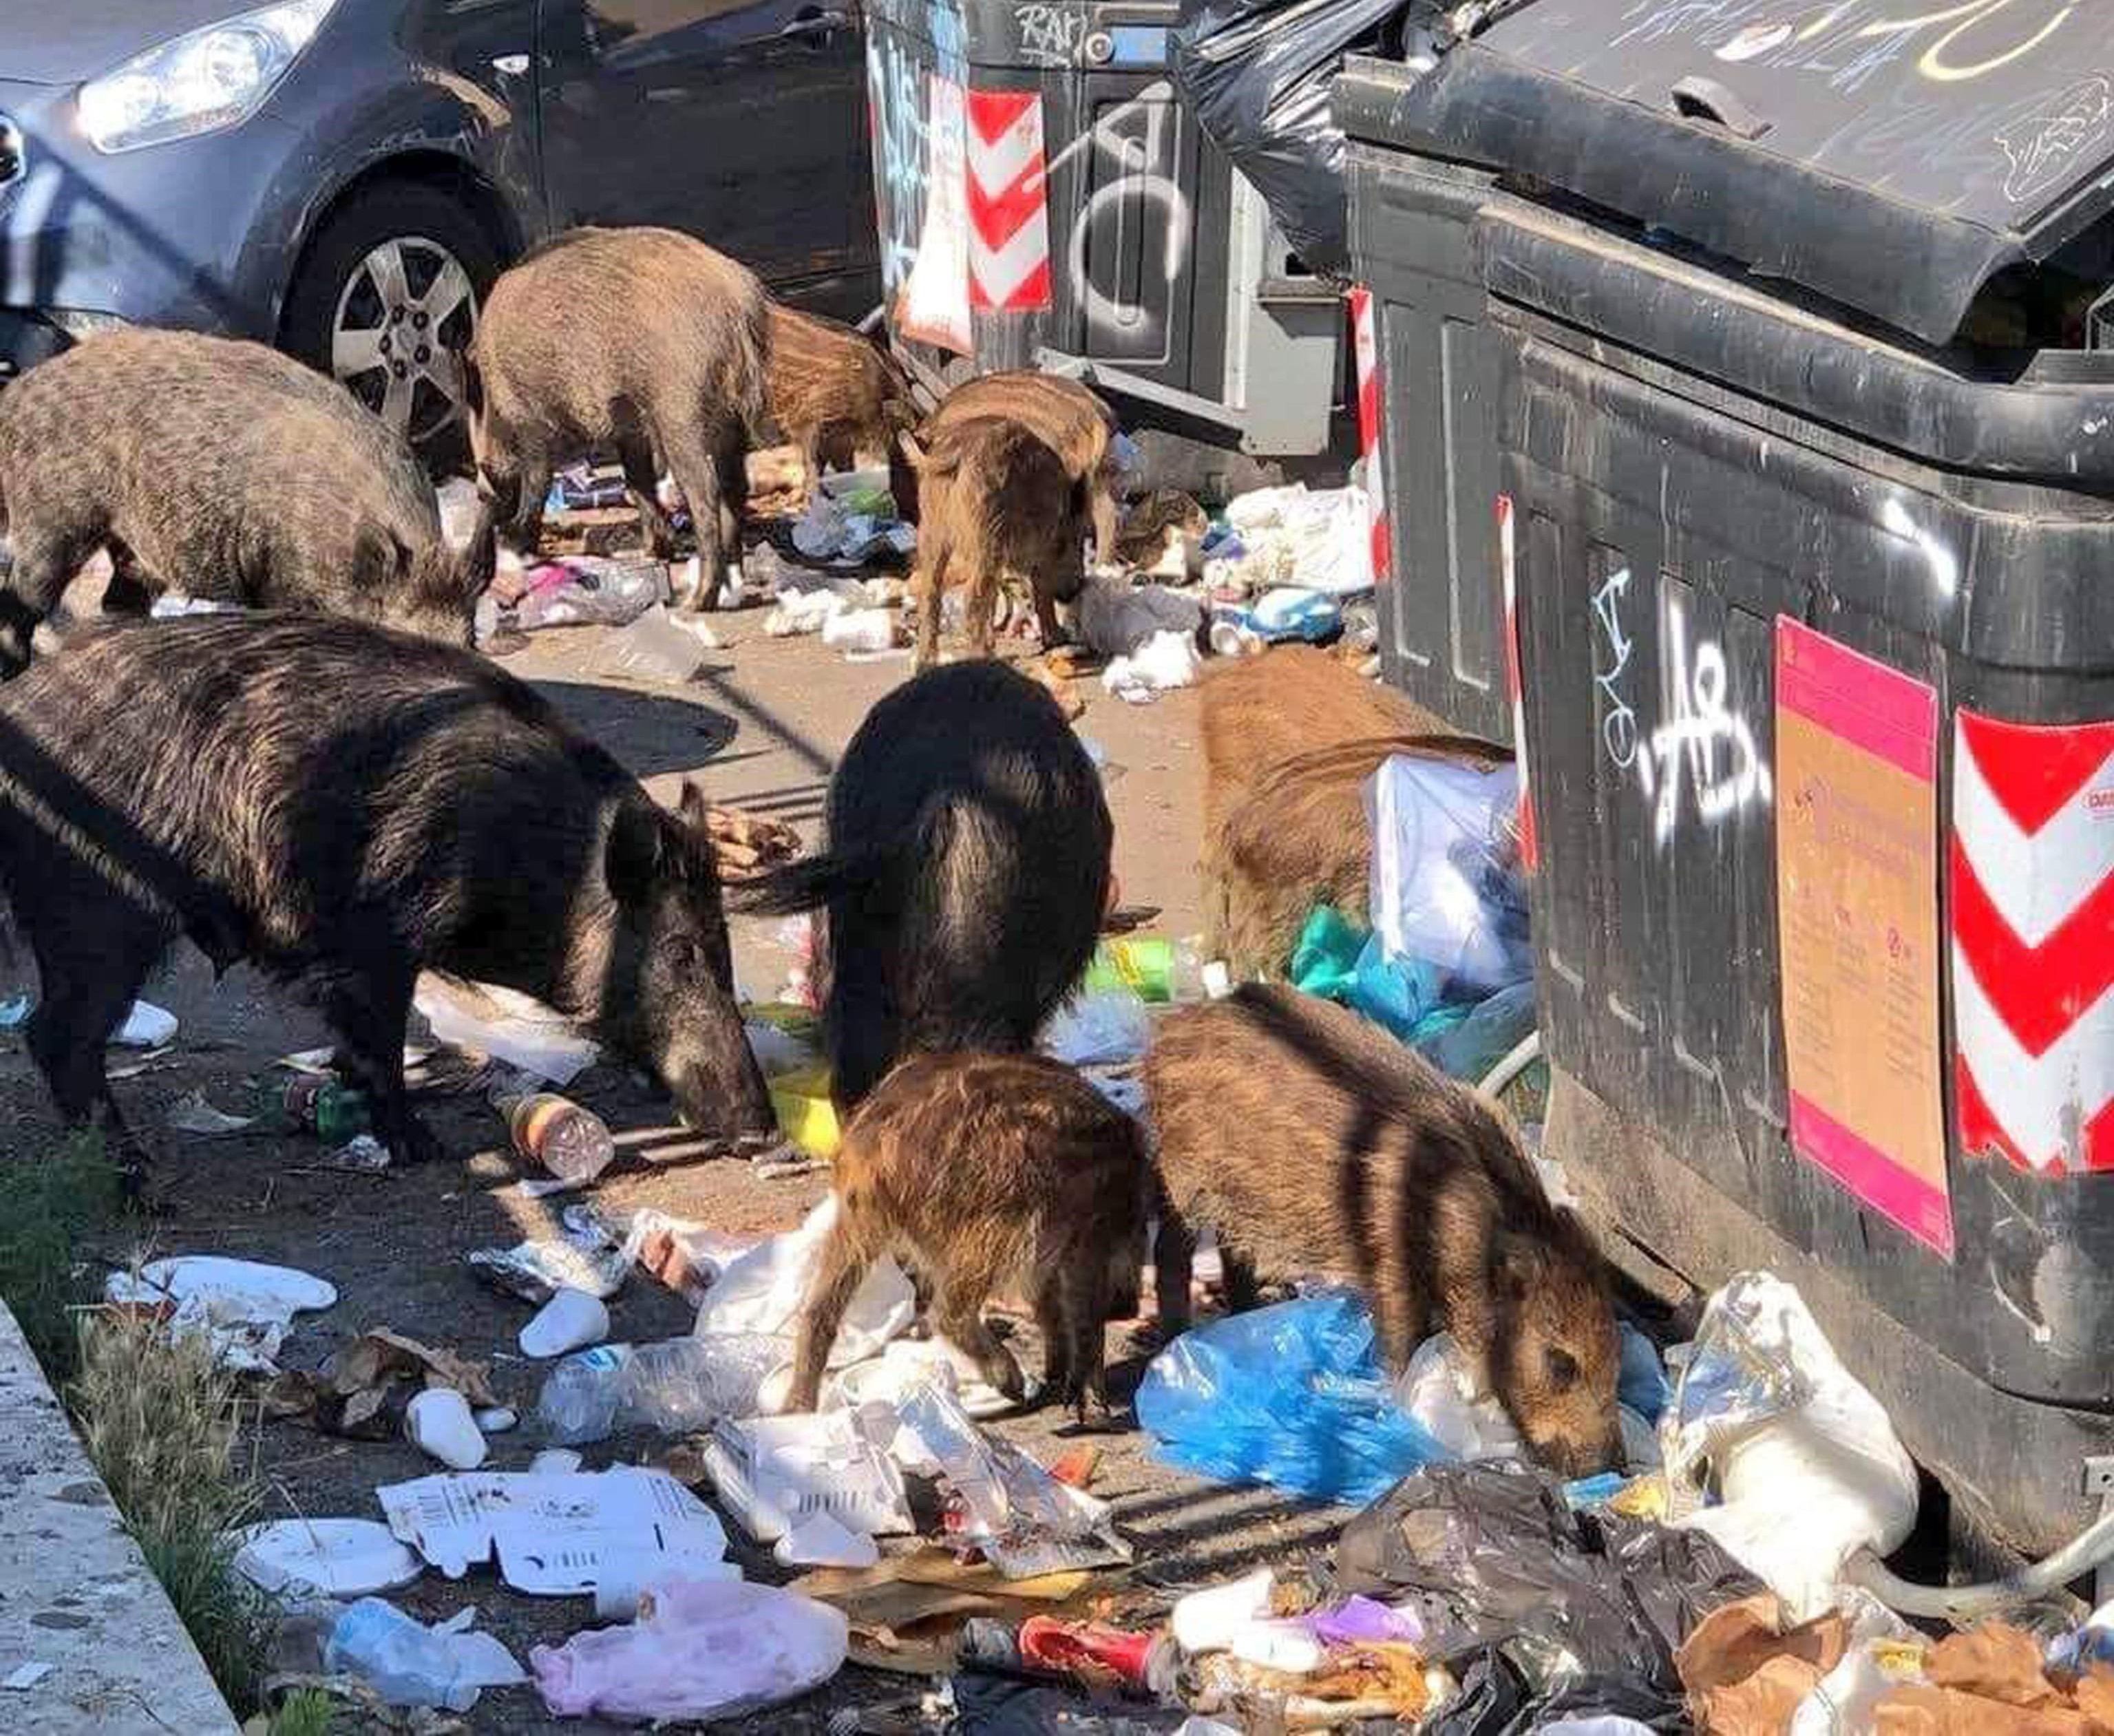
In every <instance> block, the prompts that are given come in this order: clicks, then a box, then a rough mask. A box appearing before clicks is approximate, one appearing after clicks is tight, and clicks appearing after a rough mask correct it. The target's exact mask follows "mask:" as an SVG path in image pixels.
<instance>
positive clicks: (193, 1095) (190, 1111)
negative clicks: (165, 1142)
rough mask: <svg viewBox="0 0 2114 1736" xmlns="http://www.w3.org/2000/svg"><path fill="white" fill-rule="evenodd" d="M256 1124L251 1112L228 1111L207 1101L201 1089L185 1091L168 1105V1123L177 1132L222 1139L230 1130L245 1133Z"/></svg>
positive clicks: (234, 1132)
mask: <svg viewBox="0 0 2114 1736" xmlns="http://www.w3.org/2000/svg"><path fill="white" fill-rule="evenodd" d="M168 1125H169V1126H170V1127H171V1128H172V1129H174V1130H175V1131H176V1132H177V1133H180V1134H198V1135H199V1137H200V1138H206V1139H222V1138H227V1135H229V1134H240V1133H246V1132H247V1131H248V1130H249V1129H251V1128H253V1127H254V1126H255V1125H257V1118H256V1116H254V1115H229V1114H227V1111H224V1110H218V1109H215V1108H214V1107H213V1105H212V1104H210V1103H208V1102H207V1101H206V1097H205V1092H204V1091H203V1090H199V1091H190V1092H185V1094H184V1095H183V1096H182V1097H178V1098H177V1099H176V1102H174V1103H172V1104H171V1105H170V1106H169V1114H168Z"/></svg>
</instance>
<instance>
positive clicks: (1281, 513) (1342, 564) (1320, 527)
mask: <svg viewBox="0 0 2114 1736" xmlns="http://www.w3.org/2000/svg"><path fill="white" fill-rule="evenodd" d="M1226 522H1227V523H1228V524H1230V525H1232V526H1233V530H1234V532H1235V533H1236V534H1238V536H1239V538H1240V539H1241V543H1242V547H1243V548H1244V549H1245V550H1246V551H1247V552H1246V553H1245V554H1243V555H1242V556H1241V557H1239V558H1238V560H1236V561H1233V563H1232V566H1233V576H1234V578H1235V580H1236V582H1238V583H1239V584H1242V585H1244V586H1245V587H1246V588H1247V590H1248V591H1250V592H1251V593H1254V592H1257V591H1261V590H1265V589H1269V588H1270V586H1272V585H1279V584H1298V585H1304V586H1306V588H1307V589H1310V590H1316V591H1327V592H1329V593H1332V594H1333V595H1335V596H1339V597H1340V596H1345V595H1348V594H1349V593H1352V592H1356V591H1363V590H1369V589H1371V587H1372V583H1373V557H1372V535H1371V529H1370V527H1371V524H1372V519H1371V515H1370V507H1369V506H1367V504H1366V491H1365V490H1364V489H1362V488H1325V489H1310V488H1307V487H1306V485H1305V484H1304V483H1293V485H1292V486H1291V487H1290V488H1258V489H1256V490H1255V491H1254V492H1252V493H1249V494H1243V495H1242V496H1240V497H1238V499H1235V500H1233V501H1232V502H1229V504H1228V506H1227V507H1226Z"/></svg>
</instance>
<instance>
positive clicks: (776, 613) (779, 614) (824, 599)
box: [763, 579, 865, 639]
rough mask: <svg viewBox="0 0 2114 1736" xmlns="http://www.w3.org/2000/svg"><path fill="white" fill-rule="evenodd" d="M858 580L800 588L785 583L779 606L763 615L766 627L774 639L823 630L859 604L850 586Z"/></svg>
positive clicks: (779, 591)
mask: <svg viewBox="0 0 2114 1736" xmlns="http://www.w3.org/2000/svg"><path fill="white" fill-rule="evenodd" d="M857 584H858V580H857V579H846V580H842V581H840V585H841V586H843V587H844V588H843V589H840V588H838V587H836V586H831V585H815V586H811V587H804V588H802V589H788V588H787V587H786V586H785V584H782V583H781V584H780V587H779V590H778V606H777V607H776V608H774V609H773V610H771V612H770V613H769V614H768V615H766V616H764V617H763V630H764V631H765V632H766V634H769V635H770V636H771V638H773V639H795V638H798V637H799V636H800V635H802V634H808V633H820V632H821V630H822V629H823V628H824V627H825V626H826V625H829V623H830V622H831V621H832V620H834V619H835V617H836V616H839V615H841V614H843V613H844V611H846V610H847V609H852V608H855V607H858V602H854V601H853V592H852V591H851V590H850V589H849V587H852V586H855V585H857ZM857 595H858V598H859V601H860V602H863V600H864V596H865V593H864V592H863V590H862V591H859V592H858V593H857Z"/></svg>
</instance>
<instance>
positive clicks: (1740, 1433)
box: [1659, 1272, 1916, 1622]
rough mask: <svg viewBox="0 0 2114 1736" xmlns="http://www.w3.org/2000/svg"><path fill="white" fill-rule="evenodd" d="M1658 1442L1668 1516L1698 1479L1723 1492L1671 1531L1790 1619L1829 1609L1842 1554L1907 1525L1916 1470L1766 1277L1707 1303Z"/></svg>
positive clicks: (1821, 1338)
mask: <svg viewBox="0 0 2114 1736" xmlns="http://www.w3.org/2000/svg"><path fill="white" fill-rule="evenodd" d="M1659 1445H1660V1446H1661V1448H1662V1450H1663V1452H1664V1454H1665V1456H1666V1470H1667V1484H1668V1489H1669V1491H1671V1492H1672V1497H1673V1500H1674V1503H1675V1511H1676V1514H1677V1515H1678V1514H1682V1512H1683V1509H1687V1508H1691V1507H1694V1506H1695V1505H1697V1504H1699V1503H1700V1501H1701V1500H1702V1498H1703V1491H1704V1483H1705V1479H1706V1478H1708V1479H1709V1481H1710V1482H1714V1484H1715V1486H1716V1487H1717V1489H1718V1492H1719V1494H1720V1496H1722V1498H1723V1505H1718V1506H1715V1507H1707V1508H1703V1509H1701V1510H1700V1511H1690V1512H1687V1513H1686V1515H1685V1516H1684V1517H1680V1518H1678V1519H1677V1523H1682V1524H1685V1525H1688V1526H1692V1527H1693V1528H1695V1529H1696V1530H1698V1531H1702V1532H1707V1533H1709V1536H1711V1537H1714V1538H1715V1539H1716V1540H1717V1541H1718V1543H1720V1544H1721V1545H1723V1547H1724V1548H1725V1549H1726V1550H1727V1552H1728V1553H1729V1554H1731V1555H1732V1558H1733V1559H1734V1560H1737V1562H1738V1563H1739V1564H1741V1566H1742V1567H1744V1568H1746V1569H1747V1570H1748V1571H1749V1572H1750V1573H1754V1574H1755V1575H1756V1576H1757V1577H1759V1578H1761V1579H1762V1580H1763V1581H1764V1582H1765V1583H1767V1584H1768V1586H1769V1589H1770V1590H1771V1591H1773V1592H1775V1593H1776V1594H1777V1595H1778V1596H1779V1597H1780V1598H1782V1600H1783V1601H1784V1604H1785V1605H1786V1608H1787V1611H1788V1613H1789V1615H1790V1618H1791V1620H1793V1621H1795V1622H1799V1621H1806V1620H1809V1619H1811V1618H1812V1617H1814V1616H1815V1615H1819V1614H1821V1613H1822V1612H1823V1611H1824V1610H1828V1609H1830V1608H1832V1607H1833V1606H1834V1605H1835V1603H1836V1602H1837V1592H1836V1584H1837V1580H1838V1579H1839V1578H1841V1575H1842V1568H1843V1565H1844V1564H1845V1563H1846V1562H1847V1561H1848V1560H1849V1559H1850V1558H1851V1555H1855V1553H1856V1552H1857V1551H1858V1550H1860V1549H1867V1548H1869V1549H1870V1550H1873V1551H1874V1553H1875V1554H1878V1555H1886V1554H1887V1553H1888V1552H1889V1551H1890V1550H1893V1549H1895V1548H1897V1547H1898V1546H1899V1545H1900V1544H1901V1542H1902V1541H1903V1540H1904V1539H1905V1538H1906V1537H1907V1536H1908V1534H1909V1532H1910V1528H1912V1527H1913V1526H1914V1525H1915V1516H1916V1470H1915V1462H1914V1461H1913V1460H1911V1459H1910V1457H1909V1455H1908V1451H1907V1450H1906V1448H1904V1447H1903V1446H1902V1445H1901V1439H1900V1437H1899V1436H1897V1435H1896V1434H1895V1433H1894V1428H1893V1424H1892V1422H1890V1421H1889V1420H1888V1419H1887V1413H1886V1411H1885V1409H1884V1408H1883V1407H1882V1406H1881V1404H1879V1401H1878V1399H1875V1398H1874V1397H1873V1396H1872V1395H1871V1394H1870V1393H1869V1392H1868V1391H1866V1390H1865V1388H1864V1387H1863V1386H1860V1384H1859V1383H1858V1381H1856V1380H1855V1378H1854V1377H1853V1376H1851V1374H1850V1372H1849V1371H1848V1370H1846V1368H1844V1367H1843V1366H1842V1363H1840V1362H1839V1361H1837V1358H1836V1355H1835V1352H1834V1350H1833V1348H1832V1347H1831V1346H1830V1345H1829V1344H1828V1340H1827V1337H1826V1335H1824V1334H1823V1332H1822V1331H1821V1330H1820V1328H1819V1326H1818V1325H1817V1324H1815V1322H1814V1318H1813V1316H1812V1315H1811V1314H1810V1312H1807V1310H1806V1306H1805V1301H1804V1300H1803V1299H1801V1297H1800V1295H1799V1294H1798V1292H1797V1291H1796V1289H1793V1288H1792V1287H1791V1285H1788V1284H1786V1283H1785V1282H1784V1281H1783V1280H1782V1279H1779V1278H1776V1277H1773V1276H1770V1275H1769V1273H1767V1272H1743V1273H1742V1274H1741V1276H1738V1277H1737V1278H1735V1279H1734V1280H1732V1282H1731V1283H1730V1284H1728V1285H1726V1286H1725V1288H1724V1289H1721V1290H1720V1291H1718V1294H1716V1295H1714V1296H1713V1297H1712V1298H1711V1299H1710V1303H1709V1307H1708V1308H1706V1309H1705V1310H1704V1316H1703V1323H1702V1325H1701V1326H1700V1328H1699V1329H1698V1331H1697V1332H1696V1335H1695V1349H1694V1351H1693V1354H1691V1356H1690V1357H1689V1358H1688V1361H1687V1363H1686V1366H1685V1367H1683V1368H1682V1372H1681V1378H1680V1380H1679V1381H1677V1384H1676V1386H1675V1387H1674V1394H1673V1401H1672V1404H1669V1405H1668V1407H1667V1411H1666V1414H1665V1415H1664V1416H1663V1418H1660V1420H1659Z"/></svg>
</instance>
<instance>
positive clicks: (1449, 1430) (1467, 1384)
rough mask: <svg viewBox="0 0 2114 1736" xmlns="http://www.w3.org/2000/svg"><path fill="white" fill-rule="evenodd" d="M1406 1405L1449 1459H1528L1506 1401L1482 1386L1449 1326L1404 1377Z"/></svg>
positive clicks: (1400, 1389)
mask: <svg viewBox="0 0 2114 1736" xmlns="http://www.w3.org/2000/svg"><path fill="white" fill-rule="evenodd" d="M1396 1391H1397V1395H1398V1398H1399V1399H1400V1400H1401V1403H1402V1409H1403V1410H1405V1411H1406V1412H1407V1413H1408V1414H1409V1416H1410V1418H1411V1420H1412V1421H1413V1422H1415V1423H1416V1425H1417V1427H1419V1428H1421V1429H1422V1430H1423V1431H1425V1433H1426V1434H1427V1435H1429V1436H1430V1437H1431V1438H1432V1439H1433V1440H1434V1441H1437V1442H1438V1443H1439V1446H1440V1447H1441V1448H1442V1449H1443V1450H1444V1452H1445V1455H1446V1456H1447V1457H1448V1459H1523V1458H1525V1457H1526V1447H1525V1445H1524V1444H1523V1443H1522V1442H1521V1440H1520V1436H1519V1431H1518V1430H1517V1428H1515V1427H1513V1426H1512V1418H1510V1417H1508V1416H1507V1415H1506V1414H1505V1409H1504V1407H1503V1405H1502V1404H1499V1403H1498V1401H1497V1399H1495V1398H1494V1396H1492V1395H1491V1394H1490V1393H1489V1392H1488V1391H1486V1390H1479V1388H1478V1386H1477V1384H1476V1378H1475V1374H1474V1372H1473V1371H1472V1370H1471V1368H1470V1367H1469V1366H1468V1362H1467V1358H1465V1357H1464V1356H1462V1354H1461V1348H1460V1346H1459V1345H1457V1344H1455V1343H1454V1342H1453V1335H1452V1334H1451V1333H1449V1332H1438V1333H1435V1334H1433V1335H1431V1336H1430V1338H1427V1339H1426V1340H1425V1341H1424V1342H1423V1343H1422V1344H1419V1345H1418V1346H1417V1347H1416V1353H1415V1354H1413V1355H1412V1357H1411V1358H1410V1359H1409V1367H1407V1369H1405V1370H1404V1371H1403V1372H1402V1379H1401V1381H1399V1382H1398V1386H1397V1388H1396Z"/></svg>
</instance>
